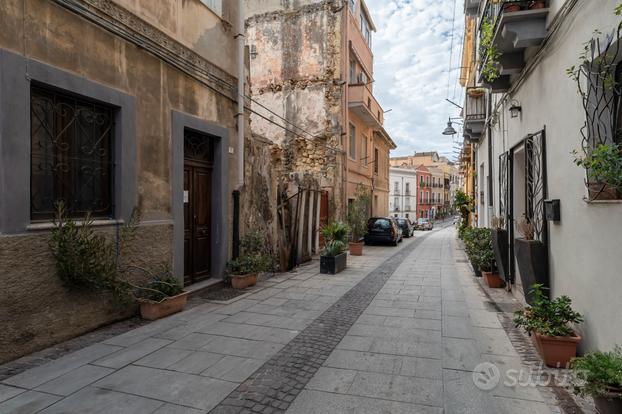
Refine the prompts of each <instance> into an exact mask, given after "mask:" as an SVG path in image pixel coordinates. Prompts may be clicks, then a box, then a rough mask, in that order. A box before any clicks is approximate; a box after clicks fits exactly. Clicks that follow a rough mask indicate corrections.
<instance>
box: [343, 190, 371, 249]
mask: <svg viewBox="0 0 622 414" xmlns="http://www.w3.org/2000/svg"><path fill="white" fill-rule="evenodd" d="M370 200H371V197H370V195H369V191H368V190H367V188H366V187H365V186H364V185H362V184H359V185H358V186H357V188H356V198H355V199H354V202H353V203H352V204H351V205H349V206H348V225H349V226H350V229H351V230H352V241H353V242H355V243H358V242H359V241H360V240H361V238H363V236H365V233H366V232H367V219H368V218H369V214H368V212H369V203H370Z"/></svg>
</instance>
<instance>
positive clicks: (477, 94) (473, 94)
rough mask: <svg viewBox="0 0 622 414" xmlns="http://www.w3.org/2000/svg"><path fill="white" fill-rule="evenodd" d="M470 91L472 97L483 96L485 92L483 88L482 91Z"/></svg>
mask: <svg viewBox="0 0 622 414" xmlns="http://www.w3.org/2000/svg"><path fill="white" fill-rule="evenodd" d="M468 93H469V96H470V97H471V98H481V97H482V96H484V93H485V92H484V91H481V90H480V91H478V90H475V91H469V92H468Z"/></svg>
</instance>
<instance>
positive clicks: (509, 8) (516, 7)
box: [503, 4, 521, 13]
mask: <svg viewBox="0 0 622 414" xmlns="http://www.w3.org/2000/svg"><path fill="white" fill-rule="evenodd" d="M520 10H521V7H520V5H518V4H506V5H505V6H503V11H504V12H506V13H512V12H517V11H520Z"/></svg>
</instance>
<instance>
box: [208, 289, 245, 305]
mask: <svg viewBox="0 0 622 414" xmlns="http://www.w3.org/2000/svg"><path fill="white" fill-rule="evenodd" d="M247 293H249V291H248V290H239V289H233V288H228V287H225V288H222V289H218V290H212V291H210V292H205V293H202V294H199V297H201V298H203V299H206V300H217V301H221V302H225V301H228V300H231V299H233V298H236V297H238V296H241V295H245V294H247Z"/></svg>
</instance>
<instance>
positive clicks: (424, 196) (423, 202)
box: [415, 165, 434, 219]
mask: <svg viewBox="0 0 622 414" xmlns="http://www.w3.org/2000/svg"><path fill="white" fill-rule="evenodd" d="M415 171H416V172H417V218H418V219H420V218H427V219H431V218H433V208H434V202H433V201H432V174H431V173H430V170H429V169H428V167H425V166H423V165H420V166H418V167H417V168H416V169H415Z"/></svg>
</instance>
